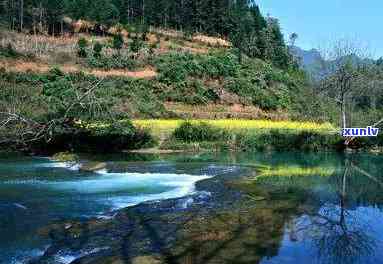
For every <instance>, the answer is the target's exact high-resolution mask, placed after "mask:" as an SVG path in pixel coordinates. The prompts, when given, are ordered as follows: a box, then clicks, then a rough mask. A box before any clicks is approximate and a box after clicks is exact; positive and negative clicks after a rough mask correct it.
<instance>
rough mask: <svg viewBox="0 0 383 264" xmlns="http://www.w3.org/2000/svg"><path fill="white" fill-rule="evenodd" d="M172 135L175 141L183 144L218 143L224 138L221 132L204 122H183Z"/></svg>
mask: <svg viewBox="0 0 383 264" xmlns="http://www.w3.org/2000/svg"><path fill="white" fill-rule="evenodd" d="M173 135H174V137H175V138H176V139H178V140H182V141H185V142H203V141H218V140H223V139H224V138H225V137H226V135H225V133H224V131H223V130H221V129H218V128H215V127H212V126H210V125H209V124H207V123H204V122H199V123H191V122H184V123H182V124H181V125H180V126H179V127H178V128H176V130H175V131H174V133H173Z"/></svg>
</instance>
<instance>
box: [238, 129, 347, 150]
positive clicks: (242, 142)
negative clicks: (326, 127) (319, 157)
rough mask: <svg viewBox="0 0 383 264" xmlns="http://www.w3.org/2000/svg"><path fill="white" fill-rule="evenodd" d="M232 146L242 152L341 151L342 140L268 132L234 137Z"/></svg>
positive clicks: (338, 138) (301, 133) (308, 134)
mask: <svg viewBox="0 0 383 264" xmlns="http://www.w3.org/2000/svg"><path fill="white" fill-rule="evenodd" d="M234 145H235V146H236V147H237V148H239V149H240V150H243V151H263V150H276V151H291V150H300V151H320V150H337V149H342V148H343V139H342V138H341V136H340V135H334V134H321V133H316V132H309V131H302V132H299V133H294V132H289V131H281V130H270V131H269V132H265V131H264V132H261V133H240V134H238V135H237V136H236V140H235V142H234Z"/></svg>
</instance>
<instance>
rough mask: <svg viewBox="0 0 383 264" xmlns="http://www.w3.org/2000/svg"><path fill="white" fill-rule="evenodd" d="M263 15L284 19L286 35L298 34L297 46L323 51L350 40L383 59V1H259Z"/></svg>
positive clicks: (283, 28) (283, 24)
mask: <svg viewBox="0 0 383 264" xmlns="http://www.w3.org/2000/svg"><path fill="white" fill-rule="evenodd" d="M256 2H257V4H258V5H259V6H260V8H261V10H262V13H263V14H264V15H265V16H266V15H267V14H270V15H271V16H272V17H276V18H278V19H279V20H280V24H281V27H282V30H283V33H284V35H285V38H286V39H288V36H289V35H290V34H291V33H292V32H296V33H297V34H298V36H299V38H298V40H297V42H296V45H297V46H300V47H301V48H303V49H312V48H319V47H321V46H324V45H328V44H329V43H331V41H332V40H336V39H340V38H346V39H350V40H353V41H357V42H358V43H363V44H362V45H363V47H365V48H367V47H368V49H369V53H371V54H373V56H374V57H376V58H378V57H380V56H383V1H382V0H364V1H357V0H320V1H316V0H256Z"/></svg>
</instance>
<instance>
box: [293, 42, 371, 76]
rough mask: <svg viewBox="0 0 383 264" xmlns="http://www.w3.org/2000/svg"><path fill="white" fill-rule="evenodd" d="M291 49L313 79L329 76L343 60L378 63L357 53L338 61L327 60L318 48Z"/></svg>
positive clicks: (294, 47) (355, 62)
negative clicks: (362, 57)
mask: <svg viewBox="0 0 383 264" xmlns="http://www.w3.org/2000/svg"><path fill="white" fill-rule="evenodd" d="M290 51H291V53H292V55H294V56H295V57H296V58H297V59H298V61H299V65H300V67H301V68H302V69H304V70H306V71H307V73H308V74H309V75H310V76H311V77H312V79H313V80H320V79H321V78H323V77H325V76H327V75H328V74H330V73H331V71H334V70H335V69H336V65H339V64H340V63H339V62H342V61H343V60H349V61H351V62H352V63H353V64H359V63H363V64H372V63H376V61H374V60H372V59H361V58H360V57H358V56H356V55H350V56H347V57H343V58H340V59H339V60H336V61H328V60H325V59H324V58H323V57H322V55H321V54H320V52H319V51H318V50H316V49H311V50H304V49H301V48H300V47H297V46H292V47H290Z"/></svg>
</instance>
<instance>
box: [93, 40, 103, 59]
mask: <svg viewBox="0 0 383 264" xmlns="http://www.w3.org/2000/svg"><path fill="white" fill-rule="evenodd" d="M103 48H104V46H103V45H102V44H101V43H100V42H96V43H94V45H93V56H94V57H95V58H100V57H101V52H102V49H103Z"/></svg>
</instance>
